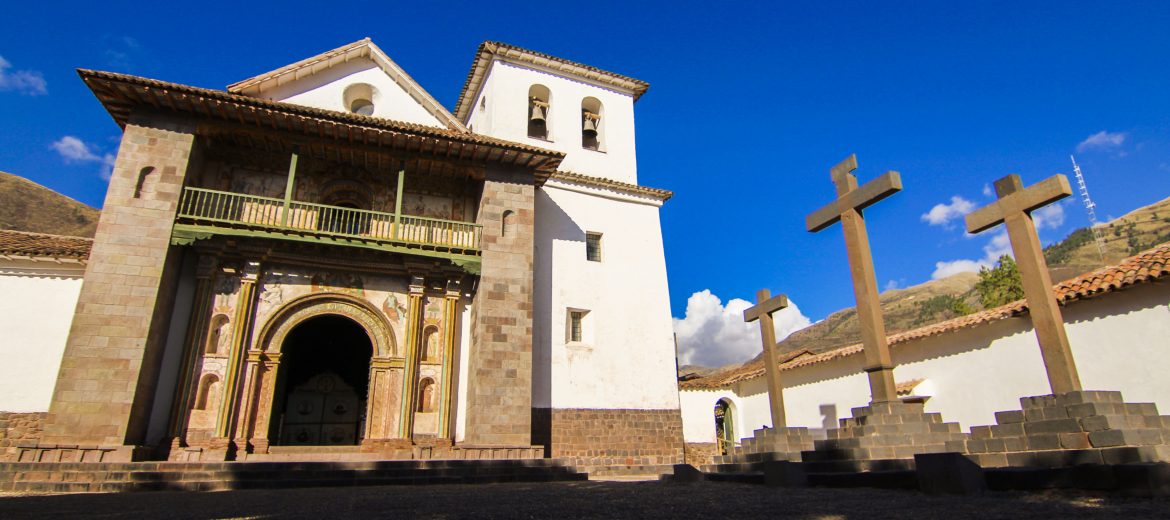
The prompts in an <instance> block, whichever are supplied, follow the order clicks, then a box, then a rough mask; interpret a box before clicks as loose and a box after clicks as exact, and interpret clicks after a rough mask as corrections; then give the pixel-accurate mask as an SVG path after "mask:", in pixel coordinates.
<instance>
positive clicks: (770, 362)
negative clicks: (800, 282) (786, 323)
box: [743, 289, 788, 428]
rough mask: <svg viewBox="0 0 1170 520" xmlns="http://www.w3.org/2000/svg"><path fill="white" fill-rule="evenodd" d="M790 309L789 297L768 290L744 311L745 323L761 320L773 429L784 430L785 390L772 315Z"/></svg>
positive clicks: (760, 292) (757, 294) (763, 290)
mask: <svg viewBox="0 0 1170 520" xmlns="http://www.w3.org/2000/svg"><path fill="white" fill-rule="evenodd" d="M785 307H788V297H787V296H784V295H783V294H777V295H776V296H772V293H771V292H769V291H768V290H767V289H760V290H759V292H757V293H756V304H755V305H754V306H752V307H751V308H749V309H746V310H744V311H743V321H746V322H748V323H751V322H753V321H756V320H760V338H761V339H762V340H763V343H764V373H765V374H767V375H768V405H769V407H770V408H771V410H772V427H773V428H784V427H785V426H787V422H786V421H785V419H784V388H783V387H782V386H781V385H780V367H779V366H778V365H777V363H776V326H775V324H774V322H773V321H772V313H773V312H776V311H778V310H780V309H783V308H785Z"/></svg>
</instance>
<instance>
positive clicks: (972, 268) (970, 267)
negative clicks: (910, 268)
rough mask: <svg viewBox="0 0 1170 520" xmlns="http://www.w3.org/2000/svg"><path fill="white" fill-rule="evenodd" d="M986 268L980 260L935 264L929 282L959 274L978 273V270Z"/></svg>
mask: <svg viewBox="0 0 1170 520" xmlns="http://www.w3.org/2000/svg"><path fill="white" fill-rule="evenodd" d="M983 267H987V264H984V263H983V261H982V260H951V261H950V262H935V263H934V272H933V273H931V275H930V279H931V280H941V279H943V278H946V277H948V276H953V275H956V274H959V273H978V272H979V269H981V268H983Z"/></svg>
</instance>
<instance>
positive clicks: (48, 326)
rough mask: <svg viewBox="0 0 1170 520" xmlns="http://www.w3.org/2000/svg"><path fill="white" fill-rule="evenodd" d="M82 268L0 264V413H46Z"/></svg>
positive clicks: (22, 262)
mask: <svg viewBox="0 0 1170 520" xmlns="http://www.w3.org/2000/svg"><path fill="white" fill-rule="evenodd" d="M84 275H85V266H83V265H81V264H77V263H62V264H57V263H55V262H52V261H44V260H42V261H38V262H32V261H27V260H4V259H0V360H3V362H2V363H0V411H5V412H47V411H49V401H50V400H51V399H52V397H53V387H54V385H56V383H57V371H58V369H59V368H60V367H61V356H62V355H64V353H65V340H66V339H67V338H68V337H69V327H70V325H71V324H72V323H73V311H74V310H75V309H76V308H77V297H78V295H79V294H81V279H82V276H84Z"/></svg>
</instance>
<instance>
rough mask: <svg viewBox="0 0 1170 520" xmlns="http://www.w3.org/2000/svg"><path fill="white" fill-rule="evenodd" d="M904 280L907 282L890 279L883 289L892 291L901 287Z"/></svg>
mask: <svg viewBox="0 0 1170 520" xmlns="http://www.w3.org/2000/svg"><path fill="white" fill-rule="evenodd" d="M903 282H905V280H890V281H888V282H886V286H885V288H884V289H882V290H883V291H892V290H894V289H901V288H902V283H903Z"/></svg>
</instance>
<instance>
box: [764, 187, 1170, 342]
mask: <svg viewBox="0 0 1170 520" xmlns="http://www.w3.org/2000/svg"><path fill="white" fill-rule="evenodd" d="M1099 231H1100V233H1101V235H1102V238H1103V239H1104V249H1105V252H1104V255H1102V254H1100V253H1099V252H1098V250H1097V245H1096V243H1095V242H1094V240H1093V236H1092V233H1091V232H1090V230H1089V229H1088V228H1084V229H1078V230H1076V231H1074V232H1072V233H1071V234H1070V235H1069V236H1068V237H1066V238H1065V239H1064V240H1062V241H1060V242H1057V243H1055V244H1053V245H1051V246H1049V247H1047V248H1045V250H1044V253H1045V257H1046V258H1047V259H1048V266H1049V271H1050V272H1051V274H1052V279H1053V281H1061V280H1067V279H1069V278H1072V277H1074V276H1078V275H1081V274H1083V273H1086V272H1089V271H1092V270H1094V269H1097V268H1099V267H1102V266H1105V265H1112V264H1116V263H1117V262H1119V261H1120V260H1122V259H1124V258H1126V257H1129V256H1132V255H1134V254H1136V253H1138V252H1140V251H1143V250H1146V249H1149V248H1150V247H1153V246H1155V245H1158V244H1161V243H1163V242H1166V241H1170V198H1167V199H1165V200H1162V201H1159V202H1156V203H1154V204H1151V205H1149V206H1145V207H1142V208H1138V209H1136V210H1134V211H1132V212H1130V213H1127V214H1125V215H1123V216H1122V217H1120V218H1118V219H1115V220H1113V221H1111V222H1109V223H1107V224H1103V225H1101V226H1100V228H1099ZM977 281H979V275H977V274H975V273H960V274H957V275H954V276H951V277H949V278H944V279H942V280H932V281H929V282H926V283H923V284H919V285H915V286H913V287H908V288H905V289H898V290H892V291H886V292H884V293H882V294H881V295H880V298H881V302H882V310H883V311H884V313H885V323H886V332H888V333H891V334H892V333H896V332H901V331H905V330H911V329H915V328H918V327H922V326H924V325H929V324H931V323H937V322H940V321H943V320H947V319H950V318H953V317H956V316H958V315H961V314H966V313H970V312H977V311H980V310H983V307H982V305H980V303H979V297H978V294H977V293H976V292H975V290H974V287H975V282H977ZM859 342H861V332H860V330H859V329H858V325H857V310H856V308H853V307H850V308H848V309H845V310H841V311H837V312H834V313H833V314H830V315H829V317H827V318H825V319H824V320H822V321H820V322H818V323H815V324H813V325H812V326H810V327H808V328H806V329H804V330H801V331H798V332H796V333H794V334H792V335H791V336H789V337H788V338H786V339H785V340H784V341H782V342H780V352H781V353H786V352H792V351H794V350H804V349H807V350H811V351H813V352H824V351H826V350H832V349H834V348H838V347H843V346H846V345H852V344H855V343H859ZM761 356H763V354H762V353H761V354H760V355H759V356H756V357H757V358H759V357H761Z"/></svg>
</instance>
